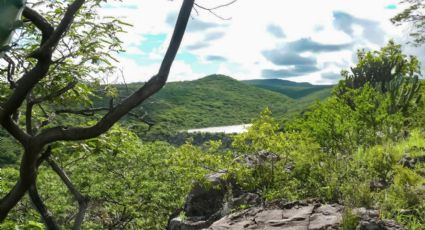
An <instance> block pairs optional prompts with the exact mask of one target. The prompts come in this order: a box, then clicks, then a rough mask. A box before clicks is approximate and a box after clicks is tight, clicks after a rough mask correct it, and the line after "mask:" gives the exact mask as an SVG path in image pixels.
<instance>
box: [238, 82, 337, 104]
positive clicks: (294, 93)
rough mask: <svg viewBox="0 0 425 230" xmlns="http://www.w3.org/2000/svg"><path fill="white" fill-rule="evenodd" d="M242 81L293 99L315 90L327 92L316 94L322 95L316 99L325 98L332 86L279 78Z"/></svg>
mask: <svg viewBox="0 0 425 230" xmlns="http://www.w3.org/2000/svg"><path fill="white" fill-rule="evenodd" d="M243 82H244V83H247V84H249V85H254V86H257V87H260V88H263V89H268V90H271V91H274V92H278V93H281V94H284V95H286V96H288V97H290V98H293V99H302V98H304V97H307V96H309V95H311V94H314V93H317V92H328V95H327V94H326V93H320V94H318V95H323V97H317V99H325V97H327V96H330V94H331V89H332V87H333V86H331V85H312V84H310V83H296V82H292V81H287V80H281V79H262V80H248V81H243Z"/></svg>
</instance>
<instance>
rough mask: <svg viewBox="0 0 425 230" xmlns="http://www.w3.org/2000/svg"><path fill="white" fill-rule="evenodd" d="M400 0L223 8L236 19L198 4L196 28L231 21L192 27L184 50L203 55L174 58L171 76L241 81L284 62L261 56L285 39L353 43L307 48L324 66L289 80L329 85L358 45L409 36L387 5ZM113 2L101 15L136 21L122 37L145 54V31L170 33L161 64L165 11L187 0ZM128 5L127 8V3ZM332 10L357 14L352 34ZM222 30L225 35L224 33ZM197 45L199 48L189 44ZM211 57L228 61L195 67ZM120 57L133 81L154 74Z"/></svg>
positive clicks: (243, 3)
mask: <svg viewBox="0 0 425 230" xmlns="http://www.w3.org/2000/svg"><path fill="white" fill-rule="evenodd" d="M197 2H198V3H200V4H203V5H206V6H214V5H219V4H221V3H225V2H228V0H198V1H197ZM396 3H397V1H395V0H373V1H371V0H344V1H341V0H320V1H319V0H315V1H312V0H297V1H289V0H268V1H247V0H239V1H237V2H236V3H235V4H234V5H232V6H229V7H225V8H222V9H220V10H219V11H218V13H219V14H220V15H222V16H224V17H232V19H231V20H229V21H223V20H220V19H218V18H216V17H214V16H213V15H211V14H210V13H208V12H205V11H202V10H200V11H199V13H200V14H199V15H196V14H195V13H193V18H194V19H192V20H198V22H197V23H198V24H197V25H198V26H199V25H200V24H202V23H204V24H209V25H211V24H220V25H225V26H218V27H214V26H209V27H208V28H206V29H205V30H204V31H202V30H200V29H199V28H198V27H197V28H196V31H195V30H194V31H193V32H187V33H186V35H185V38H184V41H183V44H182V48H181V50H180V51H185V52H189V53H191V54H193V55H195V57H196V60H197V61H196V62H194V63H190V64H189V63H187V62H183V61H176V63H175V64H174V66H173V70H172V75H171V76H170V80H172V81H174V80H191V79H196V78H200V77H203V76H204V75H206V74H213V73H224V74H227V75H230V76H232V77H235V78H238V79H248V78H250V79H251V78H261V77H262V75H261V74H262V70H264V69H277V68H279V66H276V65H274V64H273V63H271V62H270V61H269V60H267V59H266V58H264V56H263V55H262V52H263V51H264V50H271V49H276V48H277V47H279V46H281V45H282V44H284V43H287V42H291V41H296V40H299V39H301V38H310V39H312V40H314V41H315V42H319V43H323V44H346V43H351V44H352V48H351V49H350V50H343V51H338V52H321V53H309V55H310V56H312V57H315V58H316V59H317V67H319V68H320V70H319V71H317V72H314V73H311V74H307V75H305V76H301V77H295V78H288V79H290V80H296V81H306V82H311V83H320V84H323V83H330V81H331V80H330V78H329V79H325V78H323V77H322V74H323V73H331V72H332V73H334V72H339V70H340V69H341V68H348V67H349V66H350V65H352V64H353V60H352V59H353V55H354V53H355V51H356V49H358V48H363V47H365V48H369V49H377V48H379V47H380V46H381V45H384V44H376V41H378V40H380V39H379V38H377V37H373V39H372V37H371V36H382V38H383V40H384V41H388V40H389V39H390V38H395V39H396V41H400V42H405V41H406V39H407V38H406V37H405V35H404V34H405V33H403V32H402V29H401V28H397V27H395V26H393V25H392V24H391V22H390V21H389V19H390V18H391V17H392V16H394V15H395V14H396V13H397V12H399V11H400V9H398V10H388V9H386V8H385V7H386V6H387V5H389V4H396ZM108 4H115V6H116V7H112V8H111V7H109V8H107V9H105V10H103V11H102V14H105V15H112V16H118V17H123V18H125V20H127V21H128V22H130V23H132V24H133V25H134V26H133V27H132V28H130V29H129V32H128V33H127V34H126V35H124V36H123V40H124V41H125V47H126V48H127V50H128V53H130V54H134V55H141V54H142V53H143V52H144V51H143V50H140V49H139V51H137V47H138V46H140V44H141V43H142V42H143V36H144V35H146V34H161V33H162V34H167V38H166V39H165V41H164V42H163V43H162V44H161V45H160V46H159V47H158V48H156V49H154V50H153V51H152V52H150V53H149V54H147V55H148V57H149V58H152V59H154V60H156V61H157V62H158V64H159V61H160V60H161V58H162V55H163V54H164V52H165V49H166V46H167V45H168V42H169V39H170V36H171V33H172V28H171V27H170V26H169V24H167V22H166V19H167V16H168V17H169V16H170V15H172V14H175V12H177V11H178V10H179V8H180V4H181V1H167V0H127V1H125V2H117V3H108ZM123 4H124V5H129V7H122V5H123ZM120 6H121V7H120ZM130 6H131V7H130ZM334 12H344V13H347V14H349V15H351V16H352V17H354V18H355V19H358V21H357V22H358V23H357V24H356V23H355V24H353V25H352V34H347V33H346V32H344V31H341V30H338V29H337V28H335V26H334ZM199 22H202V23H199ZM360 22H365V23H367V22H369V24H370V25H374V26H377V27H376V29H377V30H376V31H378V29H379V28H380V29H381V30H382V33H378V34H375V35H373V34H370V33H371V32H373V31H374V30H373V28H371V27H370V26H368V27H365V26H363V27H362V23H360ZM372 22H373V23H372ZM192 23H194V22H193V21H192ZM369 24H368V25H369ZM270 25H274V26H276V27H280V28H281V29H282V33H284V35H285V37H280V38H277V37H276V36H273V35H272V34H270V33H269V32H267V28H268V27H269V26H270ZM212 33H215V34H216V35H214V36H215V38H214V39H212V40H208V36H209V34H212ZM219 34H224V35H223V36H218V35H219ZM195 45H197V47H196V48H197V49H190V48H191V47H192V48H193V47H194V46H195ZM406 51H407V52H409V53H412V54H420V55H422V56H423V54H422V53H419V52H417V49H414V48H408V49H406ZM212 55H214V56H221V57H225V58H226V60H227V61H226V62H223V63H221V64H219V65H218V67H217V68H216V69H215V70H214V72H208V71H207V70H205V71H203V72H202V73H201V72H196V71H194V70H193V68H194V66H196V65H202V64H203V65H205V64H208V61H207V60H208V57H210V56H212ZM122 63H123V65H124V66H125V69H126V70H125V73H126V75H128V77H127V78H128V80H129V81H143V80H146V79H145V78H144V77H140V76H151V75H152V74H154V73H155V71H156V67H157V65H154V64H152V63H149V64H146V65H143V64H138V62H136V61H135V60H130V59H123V60H122ZM198 71H199V70H198ZM209 71H212V70H209ZM149 73H150V75H149Z"/></svg>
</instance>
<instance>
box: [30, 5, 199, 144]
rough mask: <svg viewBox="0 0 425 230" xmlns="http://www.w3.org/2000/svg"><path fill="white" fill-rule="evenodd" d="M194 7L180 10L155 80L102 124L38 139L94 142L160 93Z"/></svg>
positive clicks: (49, 133) (50, 131) (60, 129)
mask: <svg viewBox="0 0 425 230" xmlns="http://www.w3.org/2000/svg"><path fill="white" fill-rule="evenodd" d="M193 5H194V0H185V1H184V2H183V5H182V7H181V9H180V13H179V16H178V18H177V23H176V25H175V29H174V33H173V36H172V38H171V41H170V44H169V47H168V49H167V52H166V54H165V56H164V59H163V61H162V64H161V66H160V68H159V71H158V73H157V74H156V75H155V76H154V77H152V78H151V79H150V80H149V81H148V82H147V83H146V84H144V85H143V86H142V87H141V88H140V89H139V90H137V91H136V92H135V93H133V94H132V95H130V96H129V97H127V98H126V99H124V100H123V101H122V102H121V103H119V104H118V105H116V106H115V107H114V108H113V109H111V110H110V111H109V112H108V113H107V114H106V115H105V116H104V117H103V118H102V119H101V120H100V121H99V122H97V123H96V124H95V125H94V126H92V127H88V128H63V127H56V128H51V129H47V130H45V131H43V132H42V133H41V134H39V135H38V136H37V137H36V138H37V139H38V140H39V141H41V143H44V144H47V143H51V142H53V141H59V140H65V141H70V140H85V139H89V138H94V137H97V136H99V135H101V134H102V133H104V132H106V131H107V130H108V129H109V128H111V127H112V126H113V125H114V124H115V123H116V122H117V121H118V120H119V119H120V118H122V117H123V116H124V115H126V114H127V113H128V112H130V110H132V109H133V108H135V107H136V106H138V105H140V104H141V103H142V102H143V101H145V100H146V99H147V98H149V97H150V96H151V95H153V94H154V93H156V92H158V91H159V90H160V89H161V88H162V87H163V86H164V85H165V83H166V81H167V79H168V75H169V73H170V68H171V65H172V63H173V61H174V58H175V57H176V54H177V51H178V49H179V47H180V44H181V42H182V40H183V35H184V33H185V30H186V27H187V23H188V21H189V18H190V13H191V10H192V8H193Z"/></svg>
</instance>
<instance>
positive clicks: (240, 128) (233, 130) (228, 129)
mask: <svg viewBox="0 0 425 230" xmlns="http://www.w3.org/2000/svg"><path fill="white" fill-rule="evenodd" d="M249 127H251V124H242V125H229V126H217V127H208V128H201V129H189V130H187V132H188V133H226V134H238V133H244V132H246V131H247V130H248V128H249Z"/></svg>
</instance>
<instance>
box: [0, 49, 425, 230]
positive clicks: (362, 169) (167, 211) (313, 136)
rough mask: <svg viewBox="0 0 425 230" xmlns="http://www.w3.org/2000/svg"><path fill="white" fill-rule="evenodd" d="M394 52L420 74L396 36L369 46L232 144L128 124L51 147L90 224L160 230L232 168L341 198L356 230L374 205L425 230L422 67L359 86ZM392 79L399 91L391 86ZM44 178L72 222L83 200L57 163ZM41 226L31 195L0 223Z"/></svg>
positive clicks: (298, 191)
mask: <svg viewBox="0 0 425 230" xmlns="http://www.w3.org/2000/svg"><path fill="white" fill-rule="evenodd" d="M394 56H396V57H398V58H397V59H396V60H397V61H396V62H393V64H394V65H395V66H404V67H403V68H408V69H409V70H415V71H416V73H418V72H417V70H418V69H417V66H416V65H417V64H418V62H416V61H414V60H415V59H411V58H409V57H406V56H404V55H402V53H401V50H400V47H399V46H397V45H395V44H393V43H389V44H388V45H387V46H386V47H384V48H383V49H381V50H380V51H376V52H360V53H359V63H358V65H357V66H355V67H354V68H353V72H344V73H345V74H344V76H345V80H344V81H341V82H340V84H339V85H338V86H337V88H336V89H335V90H334V92H333V94H332V95H331V96H330V97H329V98H328V99H326V100H325V101H323V102H317V103H316V104H315V105H313V106H312V107H310V108H309V110H308V111H307V112H305V113H303V114H302V115H298V116H297V117H296V118H295V119H290V120H281V119H279V118H280V116H272V112H271V110H270V109H268V108H266V109H265V110H263V112H262V113H261V115H260V117H258V118H257V119H255V120H254V121H253V126H252V127H251V128H250V129H249V130H248V131H247V132H246V133H243V134H240V135H237V136H235V137H233V144H232V146H231V148H223V147H222V143H221V141H216V142H210V143H208V144H206V145H204V146H200V147H196V146H193V145H191V144H185V145H182V146H180V147H173V146H171V145H170V144H168V143H165V142H143V141H141V140H140V139H139V138H138V136H137V135H136V134H135V133H134V132H131V131H129V130H128V129H127V128H125V127H126V125H128V124H130V120H128V121H127V122H125V123H124V125H121V126H115V127H114V128H113V129H112V130H111V131H110V132H108V133H107V134H105V135H102V136H101V137H100V138H97V139H92V140H88V141H84V142H75V143H72V144H69V143H65V142H60V143H57V144H55V145H53V146H52V156H51V159H53V160H54V161H56V162H57V163H58V164H59V165H61V167H62V168H63V170H64V171H65V172H66V173H67V174H68V175H69V178H70V179H71V181H72V183H73V184H74V185H75V187H76V188H78V190H79V191H80V192H81V193H82V194H83V195H84V196H86V197H87V198H88V200H89V207H88V210H87V213H86V218H85V221H84V223H83V225H82V226H83V228H84V229H93V228H127V229H138V228H147V229H163V228H164V227H165V226H166V223H167V219H168V217H169V215H171V213H173V212H174V211H175V210H177V209H178V208H180V207H181V206H182V204H183V202H184V199H185V194H187V192H188V191H189V190H190V189H191V186H192V182H193V181H201V182H205V175H207V174H209V173H214V172H218V171H220V170H226V171H227V172H228V176H232V177H234V178H235V179H236V182H237V183H238V184H239V185H240V186H241V187H242V188H244V189H245V190H247V191H253V192H257V193H259V194H261V195H262V197H263V198H264V199H266V200H269V201H273V200H280V199H286V200H300V199H308V198H318V199H320V200H322V201H324V202H332V203H333V202H338V203H342V204H344V205H345V212H344V215H343V222H342V225H341V229H353V226H356V224H357V221H358V218H357V217H356V215H355V213H354V211H353V210H354V209H355V208H358V207H366V208H374V209H377V210H379V212H380V215H381V216H382V218H390V219H394V220H396V221H398V222H399V223H401V224H403V225H404V226H406V228H407V229H412V230H421V229H424V228H425V219H424V216H425V189H424V188H425V177H424V172H425V160H424V159H425V131H424V130H423V128H422V127H423V126H422V124H424V122H425V119H424V118H423V116H422V114H423V111H424V109H425V108H424V107H425V106H424V104H423V103H422V101H421V100H420V98H421V95H423V94H425V90H424V89H425V88H424V87H420V86H421V84H420V83H421V82H418V81H417V80H415V79H416V75H415V74H411V73H415V71H404V70H403V68H402V69H401V71H398V72H397V74H392V75H388V78H383V79H382V80H378V81H373V80H372V78H369V75H365V76H362V77H366V78H367V80H366V82H365V83H364V84H362V85H360V86H358V87H353V85H352V84H351V82H352V80H353V78H355V77H356V76H357V75H356V74H355V71H357V70H358V69H360V68H362V67H363V66H364V65H365V64H368V65H367V66H368V68H372V67H370V66H371V65H369V64H371V63H373V65H378V66H379V65H380V63H383V62H384V61H385V60H386V57H390V58H392V57H394ZM412 60H413V61H412ZM381 61H383V62H381ZM401 63H405V65H401ZM391 68H392V67H391ZM362 72H363V71H362ZM391 73H396V72H391ZM418 74H419V73H418ZM400 78H402V79H403V80H400ZM217 79H218V80H217ZM200 82H202V83H204V84H201V85H199V82H188V83H186V84H189V85H190V87H191V88H196V87H198V88H199V91H198V92H195V93H199V92H202V91H203V90H205V89H207V87H208V86H217V85H215V84H216V82H225V83H226V84H221V85H220V86H221V87H224V85H226V86H227V87H230V88H231V87H235V86H239V85H240V83H238V82H237V81H234V80H232V79H229V78H226V77H220V76H211V77H208V78H206V79H202V80H200ZM383 82H385V85H386V86H391V85H394V84H398V86H399V87H397V88H392V87H389V88H388V90H382V85H383V84H382V83H383ZM182 84H183V83H175V84H169V85H168V86H167V88H168V89H169V88H171V89H173V90H171V91H168V92H167V91H166V89H167V88H166V89H165V90H164V92H163V93H162V94H160V95H158V97H157V98H154V99H152V101H151V102H155V101H159V99H158V98H165V97H167V98H168V100H172V99H173V98H174V100H175V101H173V103H177V104H178V100H179V99H181V98H183V99H189V98H190V94H189V92H186V91H185V90H183V89H181V88H180V89H181V90H183V92H185V93H186V94H183V96H179V95H178V94H173V93H172V92H176V91H177V89H179V87H180V86H181V85H182ZM418 84H419V85H418ZM130 87H131V85H130ZM230 88H226V89H230ZM249 89H251V90H254V91H255V92H263V93H264V95H273V96H276V97H278V96H277V95H279V94H274V93H272V94H270V93H269V92H267V91H263V90H260V91H258V90H257V89H253V88H249ZM120 90H122V89H120ZM214 90H215V89H214V88H213V89H211V91H212V92H215V91H214ZM228 92H229V93H230V94H232V93H234V92H233V91H230V90H229V91H228ZM406 92H407V93H406ZM216 93H217V92H216ZM211 95H214V93H211ZM246 95H249V94H246ZM404 95H411V96H409V97H407V98H406V97H404ZM279 96H280V95H279ZM217 97H219V95H217ZM280 97H281V96H280ZM177 98H178V99H177ZM283 98H285V100H290V99H288V98H286V97H283ZM394 98H396V99H394ZM204 99H205V100H207V98H204ZM406 99H409V100H406ZM402 101H404V102H403V103H401V104H398V103H399V102H402ZM193 103H194V104H198V103H200V104H202V102H196V101H194V102H193ZM153 104H154V103H153ZM200 104H198V105H199V106H201V105H200ZM283 104H284V105H286V101H284V103H283ZM396 105H397V106H396ZM398 105H402V106H398ZM164 111H165V110H164ZM252 112H253V113H254V111H252ZM276 117H277V118H276ZM11 144H13V143H11ZM70 153H72V154H70ZM264 156H266V158H265V160H262V161H261V163H259V164H254V165H249V164H246V163H245V162H246V161H245V160H243V159H255V158H256V157H264ZM412 159H414V161H413V162H414V163H411V162H412ZM48 162H49V161H48ZM17 174H18V169H17V166H16V165H13V164H12V165H9V166H4V167H2V168H1V169H0V177H1V178H2V180H1V183H0V194H1V195H4V193H5V192H6V191H8V189H10V187H11V186H12V185H13V184H12V183H11V182H13V181H14V179H16V176H17ZM38 182H39V184H40V186H38V187H39V188H38V190H39V193H40V194H41V195H42V198H43V199H44V200H45V202H46V205H47V207H48V208H49V210H50V211H51V212H52V213H54V214H55V215H54V216H55V217H56V221H57V222H58V223H59V225H60V226H62V227H64V228H70V227H71V226H72V224H73V221H72V218H71V217H72V216H74V215H75V214H76V213H77V210H78V209H77V205H76V202H75V199H74V198H73V196H72V194H70V193H69V191H68V190H67V189H66V188H65V187H63V185H62V181H61V180H60V179H59V178H58V176H57V175H56V174H55V172H53V171H52V167H51V165H50V164H48V163H43V164H42V166H41V170H40V173H39V175H38ZM241 208H243V207H241ZM181 215H184V214H181ZM41 223H42V222H41V220H40V216H39V214H38V213H37V212H35V211H34V209H33V208H31V205H30V201H29V199H27V198H26V199H24V200H23V201H21V202H20V203H19V205H18V206H17V207H16V208H15V209H13V212H12V213H11V214H10V217H9V218H8V220H7V221H6V222H4V223H3V224H2V225H1V227H2V228H13V227H16V226H19V227H21V228H22V229H34V228H40V229H42V228H43V225H42V224H41Z"/></svg>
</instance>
